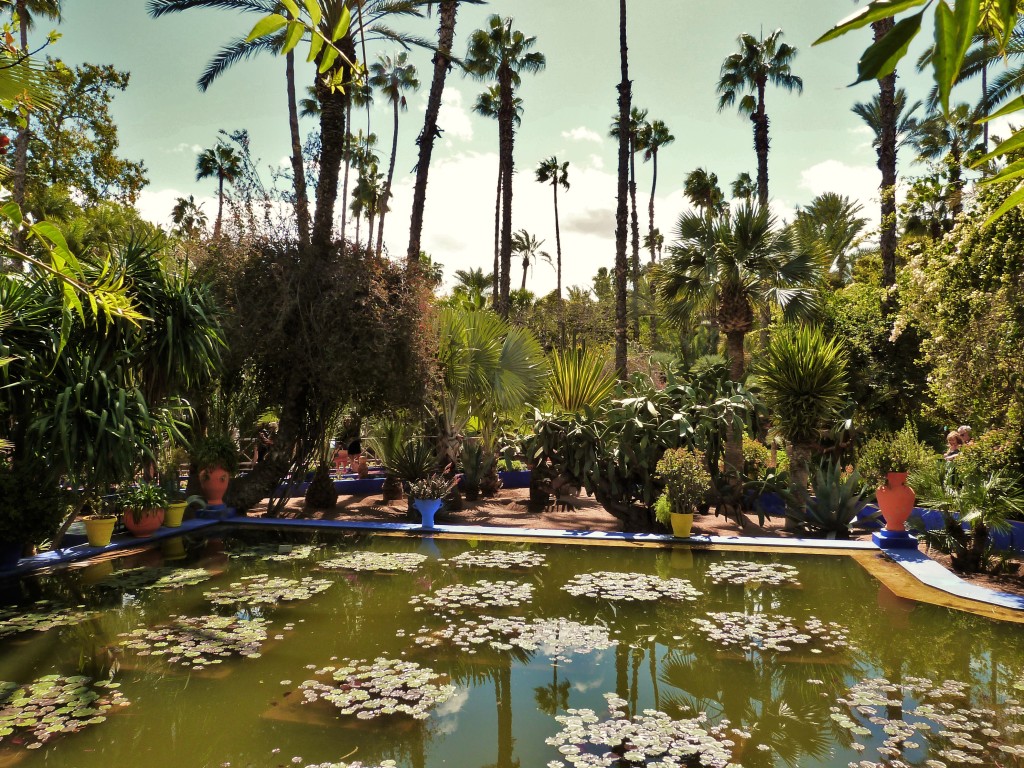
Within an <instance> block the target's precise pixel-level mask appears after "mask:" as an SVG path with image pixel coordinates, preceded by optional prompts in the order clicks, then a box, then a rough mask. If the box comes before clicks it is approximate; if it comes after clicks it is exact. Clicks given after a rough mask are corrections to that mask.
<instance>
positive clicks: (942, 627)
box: [0, 531, 1024, 768]
mask: <svg viewBox="0 0 1024 768" xmlns="http://www.w3.org/2000/svg"><path fill="white" fill-rule="evenodd" d="M7 592H8V593H9V594H8V595H7V596H6V598H7V602H8V603H11V602H12V601H15V600H16V601H18V603H19V604H20V607H19V608H18V609H14V608H12V607H10V606H9V607H8V608H0V681H7V684H4V683H0V766H8V765H18V766H24V768H33V767H34V766H43V765H46V766H48V767H49V768H63V767H65V766H66V767H67V768H93V767H97V768H98V767H100V766H102V767H103V768H120V767H121V766H135V765H144V766H147V768H180V767H181V766H188V767H189V768H193V767H195V768H198V767H199V766H210V767H211V768H212V767H221V766H230V767H233V768H270V767H272V766H301V767H305V766H318V765H321V764H330V763H337V762H345V763H352V764H361V765H363V766H378V765H381V764H382V763H383V764H385V765H390V763H388V762H387V761H393V764H394V765H396V766H398V767H399V768H428V767H430V768H433V767H435V766H446V768H485V766H486V767H488V768H490V766H496V767H497V768H513V767H514V766H522V767H523V768H541V767H543V766H550V767H551V768H555V767H556V766H566V767H568V766H602V765H607V766H617V767H619V768H622V767H625V766H641V765H658V766H688V765H707V766H724V765H727V764H730V762H731V763H732V764H742V765H743V766H745V768H752V767H754V766H782V765H794V766H796V765H799V766H836V767H840V766H848V765H854V766H864V767H865V768H866V767H868V766H876V765H877V766H880V765H887V766H888V765H892V766H898V765H903V764H906V765H914V766H929V767H931V768H939V767H941V766H944V765H945V766H950V767H952V766H961V765H967V764H977V765H999V766H1018V767H1019V766H1024V748H1022V745H1024V704H1022V703H1021V702H1024V642H1022V635H1024V633H1022V632H1021V628H1020V626H1019V625H1014V624H1006V623H999V622H994V621H991V620H988V619H984V618H981V617H978V616H974V615H970V614H966V613H962V612H957V611H953V610H950V609H946V608H941V607H938V606H931V605H926V604H919V603H914V602H910V601H906V600H902V599H900V598H897V597H896V596H894V595H893V594H892V593H891V592H889V590H888V589H886V588H885V587H884V586H883V585H882V584H880V583H879V582H878V581H876V580H875V579H874V578H873V577H872V576H870V575H868V573H867V572H865V571H864V570H863V569H862V568H861V567H860V566H859V565H858V564H857V563H856V562H854V561H853V560H852V559H850V558H847V557H843V556H828V557H822V556H817V557H812V556H806V555H804V556H791V555H786V556H783V555H773V554H764V553H761V554H749V553H737V552H730V551H722V550H715V551H710V550H699V551H691V550H686V549H672V550H668V549H656V548H639V547H618V546H599V547H582V546H575V545H566V544H536V543H522V542H516V543H514V542H501V543H490V542H483V541H470V540H452V539H429V538H427V539H419V538H415V537H404V536H403V537H369V536H364V535H358V536H357V535H339V536H336V537H331V536H325V535H323V534H320V535H319V536H318V537H316V538H308V537H302V536H299V535H297V534H295V533H288V534H285V533H274V532H261V534H260V536H259V537H258V538H255V537H253V536H252V535H251V532H248V531H247V532H245V533H242V532H240V531H235V532H233V533H232V534H231V535H229V536H223V537H217V538H212V537H211V538H206V539H202V538H193V539H176V540H170V541H167V542H164V543H163V544H162V546H161V547H160V548H155V549H153V550H151V551H143V552H140V553H136V554H133V555H131V556H126V557H122V558H118V559H115V560H112V561H105V562H99V563H89V564H87V565H85V566H84V567H76V568H72V569H68V570H65V571H60V572H56V573H52V574H47V575H36V576H33V577H29V578H27V579H25V580H23V581H22V582H20V583H16V584H8V585H7ZM1018 700H1019V701H1018Z"/></svg>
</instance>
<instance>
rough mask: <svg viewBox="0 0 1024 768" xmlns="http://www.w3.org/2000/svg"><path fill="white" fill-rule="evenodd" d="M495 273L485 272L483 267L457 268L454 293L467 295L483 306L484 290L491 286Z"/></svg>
mask: <svg viewBox="0 0 1024 768" xmlns="http://www.w3.org/2000/svg"><path fill="white" fill-rule="evenodd" d="M492 279H493V275H490V274H486V275H485V274H484V270H483V267H476V268H474V269H468V270H466V269H457V270H455V288H454V293H456V294H461V295H464V296H467V297H468V298H469V299H470V300H471V301H473V303H474V304H477V303H479V304H480V306H483V302H482V299H483V297H484V292H485V291H486V290H487V289H488V288H490V286H491V281H492Z"/></svg>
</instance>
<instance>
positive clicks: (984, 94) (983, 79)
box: [981, 38, 988, 155]
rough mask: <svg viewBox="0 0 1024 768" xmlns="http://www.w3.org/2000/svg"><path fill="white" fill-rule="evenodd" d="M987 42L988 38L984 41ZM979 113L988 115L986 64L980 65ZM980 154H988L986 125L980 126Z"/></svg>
mask: <svg viewBox="0 0 1024 768" xmlns="http://www.w3.org/2000/svg"><path fill="white" fill-rule="evenodd" d="M985 42H986V43H987V42H988V38H986V39H985ZM981 113H982V114H983V115H987V114H988V64H982V65H981ZM981 131H982V133H981V141H982V150H981V151H982V153H983V154H986V155H987V154H988V123H987V122H986V123H982V124H981Z"/></svg>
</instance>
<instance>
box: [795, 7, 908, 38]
mask: <svg viewBox="0 0 1024 768" xmlns="http://www.w3.org/2000/svg"><path fill="white" fill-rule="evenodd" d="M926 2H927V0H875V2H873V3H869V4H868V5H867V7H865V8H861V9H860V10H859V11H857V12H856V13H852V14H850V15H849V16H847V17H846V18H845V19H843V20H842V21H840V22H839V23H838V24H836V25H835V26H834V27H832V29H830V30H829V31H828V32H826V33H825V34H824V35H822V36H821V37H819V38H818V39H817V40H815V41H814V43H813V44H814V45H817V44H818V43H825V42H828V41H829V40H834V39H835V38H837V37H839V36H840V35H845V34H846V33H847V32H850V31H851V30H854V29H860V28H861V27H866V26H867V25H868V24H872V23H874V22H876V21H881V20H882V19H887V18H889V17H890V16H895V15H896V14H897V13H900V12H902V11H905V10H907V9H908V8H914V7H916V6H918V5H924V4H925V3H926Z"/></svg>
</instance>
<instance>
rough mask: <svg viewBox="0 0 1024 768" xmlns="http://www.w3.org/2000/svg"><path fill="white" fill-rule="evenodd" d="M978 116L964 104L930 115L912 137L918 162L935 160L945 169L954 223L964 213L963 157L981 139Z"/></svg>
mask: <svg viewBox="0 0 1024 768" xmlns="http://www.w3.org/2000/svg"><path fill="white" fill-rule="evenodd" d="M978 117H979V116H978V115H977V113H975V112H974V111H973V110H972V109H971V108H970V107H969V106H967V105H966V104H958V105H957V106H955V107H954V108H953V109H951V110H950V111H949V113H948V114H947V113H943V112H942V111H941V110H938V111H936V112H933V113H932V114H931V115H929V116H928V117H927V118H925V119H924V120H922V121H921V123H920V124H919V125H918V126H917V131H916V132H915V134H914V137H913V139H912V140H913V143H914V148H915V149H917V157H918V159H919V160H937V161H941V162H943V163H944V164H945V166H946V173H947V175H948V178H949V188H950V195H949V197H950V206H949V207H950V211H951V213H952V214H953V219H954V220H955V219H956V218H957V217H958V216H959V215H960V214H961V213H963V210H964V204H963V190H964V180H963V171H964V155H965V154H966V153H967V152H968V151H970V150H971V149H973V148H974V146H975V145H976V144H977V143H978V142H979V140H980V139H981V137H982V130H981V126H980V125H978V123H977V122H976V121H977V118H978Z"/></svg>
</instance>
